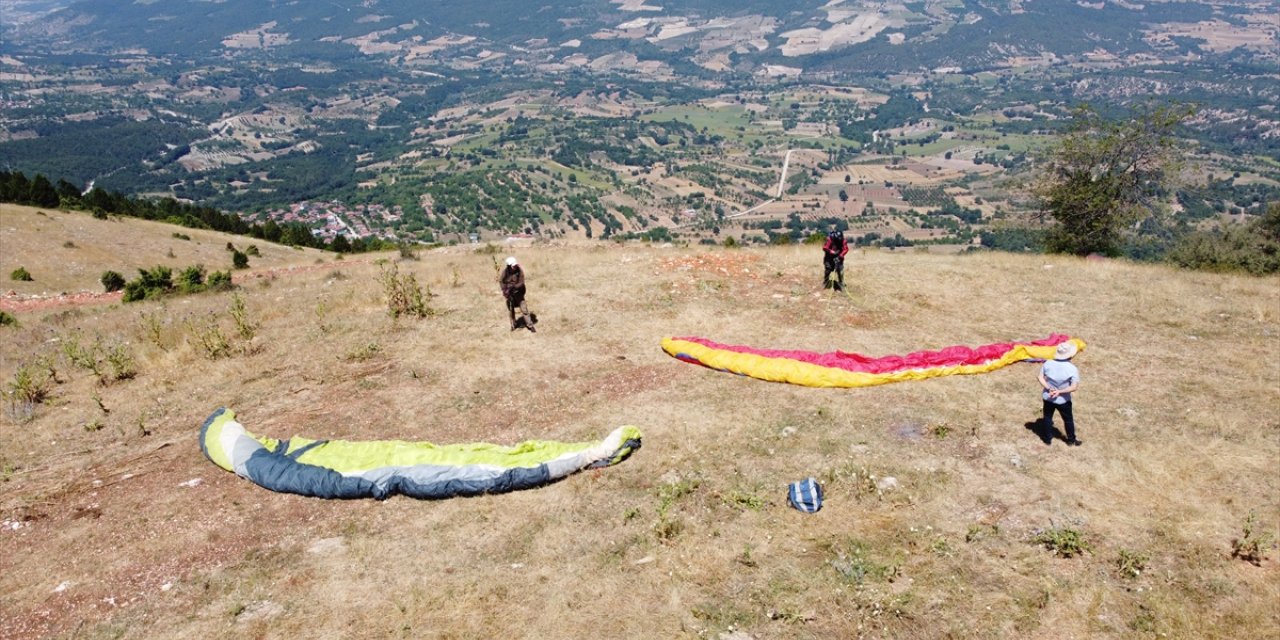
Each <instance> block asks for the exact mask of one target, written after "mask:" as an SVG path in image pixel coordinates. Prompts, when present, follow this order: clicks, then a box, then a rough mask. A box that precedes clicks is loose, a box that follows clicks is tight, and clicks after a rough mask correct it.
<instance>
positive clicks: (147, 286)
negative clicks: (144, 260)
mask: <svg viewBox="0 0 1280 640" xmlns="http://www.w3.org/2000/svg"><path fill="white" fill-rule="evenodd" d="M172 290H173V269H170V268H169V267H165V266H159V265H158V266H155V267H152V268H151V269H150V270H147V269H138V278H137V279H136V280H130V281H129V282H127V283H125V285H124V301H125V302H136V301H138V300H146V299H148V298H158V297H160V296H162V295H164V294H166V293H169V292H170V291H172Z"/></svg>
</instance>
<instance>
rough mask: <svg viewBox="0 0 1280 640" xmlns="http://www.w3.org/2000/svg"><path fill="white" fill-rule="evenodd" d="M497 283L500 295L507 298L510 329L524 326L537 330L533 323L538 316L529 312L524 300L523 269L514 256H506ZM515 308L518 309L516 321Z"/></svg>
mask: <svg viewBox="0 0 1280 640" xmlns="http://www.w3.org/2000/svg"><path fill="white" fill-rule="evenodd" d="M498 284H499V285H500V286H501V287H502V297H504V298H506V299H507V315H508V316H509V317H510V319H511V330H512V331H515V330H516V329H519V328H521V327H524V328H526V329H528V330H530V331H533V332H535V333H536V332H537V331H538V330H537V329H535V328H533V325H534V324H536V323H537V322H538V319H537V318H538V317H537V316H535V315H533V314H530V313H529V304H528V303H527V302H525V300H524V294H525V288H524V269H521V268H520V263H519V262H517V261H516V257H515V256H511V257H509V258H507V266H506V268H505V269H503V270H502V274H501V275H499V276H498ZM516 308H519V309H520V319H519V320H518V321H517V320H516Z"/></svg>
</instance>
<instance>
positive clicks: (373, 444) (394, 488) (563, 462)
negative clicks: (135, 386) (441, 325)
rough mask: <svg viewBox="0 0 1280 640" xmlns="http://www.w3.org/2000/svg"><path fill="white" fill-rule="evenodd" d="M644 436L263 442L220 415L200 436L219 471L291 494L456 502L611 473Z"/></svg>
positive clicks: (623, 431)
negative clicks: (509, 441)
mask: <svg viewBox="0 0 1280 640" xmlns="http://www.w3.org/2000/svg"><path fill="white" fill-rule="evenodd" d="M640 437H641V434H640V430H639V429H638V428H636V427H633V426H624V427H619V428H618V429H616V430H614V431H613V432H612V433H610V434H609V435H608V436H607V437H606V438H604V439H603V440H600V441H598V442H581V443H566V442H552V441H540V440H530V441H527V442H522V443H520V444H517V445H514V446H509V447H508V446H501V445H496V444H486V443H471V444H452V445H435V444H431V443H429V442H404V441H399V440H382V441H366V442H349V441H343V440H312V439H309V438H302V437H297V436H295V437H293V438H290V439H288V440H276V439H274V438H268V437H265V436H256V435H254V434H252V433H250V432H248V431H247V430H245V428H244V426H243V425H241V424H240V423H239V422H237V421H236V416H235V413H234V412H233V411H231V410H230V409H225V408H222V409H218V410H217V411H214V412H213V415H210V416H209V418H208V419H207V420H205V422H204V425H203V427H202V428H201V429H200V449H201V450H202V451H203V452H204V454H205V456H206V457H208V458H209V460H210V461H212V462H213V463H214V464H216V465H218V466H219V467H222V468H223V469H226V470H227V471H232V472H234V473H235V474H236V475H238V476H240V477H242V478H245V479H247V480H250V481H252V482H253V483H255V484H257V485H259V486H261V487H264V488H266V489H270V490H272V491H279V492H283V493H296V494H300V495H304V496H314V497H318V498H375V499H378V500H383V499H386V498H388V497H391V496H393V495H397V494H402V495H406V496H410V497H413V498H428V499H435V498H451V497H455V496H474V495H479V494H485V493H505V492H508V491H518V490H521V489H529V488H533V487H538V486H542V485H545V484H548V483H550V482H555V481H556V480H559V479H561V478H563V477H565V476H567V475H569V474H572V473H574V472H576V471H580V470H582V469H588V468H599V467H608V466H612V465H614V464H617V463H619V462H622V461H623V460H625V459H626V458H627V457H628V456H630V455H631V453H632V452H633V451H635V450H636V449H639V448H640Z"/></svg>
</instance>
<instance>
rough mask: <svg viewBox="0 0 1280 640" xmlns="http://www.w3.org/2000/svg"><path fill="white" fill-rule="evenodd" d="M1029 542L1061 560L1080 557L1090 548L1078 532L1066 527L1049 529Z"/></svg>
mask: <svg viewBox="0 0 1280 640" xmlns="http://www.w3.org/2000/svg"><path fill="white" fill-rule="evenodd" d="M1031 541H1032V542H1034V543H1036V544H1042V545H1044V546H1045V548H1046V549H1049V550H1050V551H1053V552H1054V553H1056V554H1057V555H1059V556H1062V557H1063V558H1070V557H1072V556H1078V555H1082V554H1084V553H1085V552H1086V551H1089V550H1090V549H1091V548H1092V547H1091V545H1090V544H1089V542H1088V541H1087V540H1085V539H1084V536H1083V535H1082V534H1081V533H1080V532H1079V531H1076V530H1075V529H1068V528H1066V527H1050V528H1048V529H1045V530H1043V531H1040V532H1039V533H1037V534H1036V535H1035V537H1034V538H1032V539H1031Z"/></svg>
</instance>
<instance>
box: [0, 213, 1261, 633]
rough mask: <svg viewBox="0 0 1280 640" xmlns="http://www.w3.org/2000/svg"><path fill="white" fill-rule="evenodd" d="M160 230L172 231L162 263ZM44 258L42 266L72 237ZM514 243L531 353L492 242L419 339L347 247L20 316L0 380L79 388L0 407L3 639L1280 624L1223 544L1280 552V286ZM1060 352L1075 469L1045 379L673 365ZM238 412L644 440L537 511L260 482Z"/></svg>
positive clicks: (1040, 264) (433, 268)
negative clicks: (117, 360) (211, 286)
mask: <svg viewBox="0 0 1280 640" xmlns="http://www.w3.org/2000/svg"><path fill="white" fill-rule="evenodd" d="M47 215H50V218H51V221H52V220H53V219H61V218H62V217H63V216H62V215H61V214H47ZM5 220H6V224H5V225H4V227H5V228H6V233H8V231H7V227H8V226H10V224H9V223H8V220H9V218H7V217H6V219H5ZM103 224H106V223H103ZM110 224H111V225H120V224H121V223H114V222H113V223H110ZM103 228H104V229H105V228H111V229H114V228H117V227H103ZM168 231H169V230H168V229H161V230H160V231H159V232H158V233H157V235H156V236H154V237H153V239H152V240H150V242H154V243H155V246H156V248H157V249H158V248H159V247H160V246H162V245H165V244H167V243H168V242H169V241H168V239H167V238H168V236H169V233H168ZM139 233H141V232H139ZM46 235H48V234H46V233H44V232H42V233H41V234H39V235H37V236H33V238H34V237H45V236H46ZM8 237H9V236H5V242H6V247H7V246H8ZM193 238H194V234H193ZM52 241H53V242H54V243H55V244H54V245H53V248H49V249H47V251H50V252H53V251H56V250H58V246H59V245H60V244H61V241H62V238H61V237H60V236H55V237H53V238H52ZM74 241H75V242H76V244H77V246H79V245H81V243H82V242H83V244H84V246H86V247H87V246H89V245H91V244H96V243H98V242H115V241H117V236H115V235H110V236H108V235H105V232H104V235H102V236H100V237H98V238H96V239H93V238H86V239H84V240H81V239H74ZM173 244H174V245H175V249H174V250H175V252H177V251H178V249H177V248H176V247H177V246H180V245H185V244H187V243H177V242H174V243H173ZM211 244H214V245H216V246H214V248H215V249H217V250H218V251H221V250H222V249H221V248H220V245H221V242H217V243H211ZM263 250H264V253H265V252H266V248H265V247H264V248H263ZM152 251H153V250H148V252H152ZM161 251H163V250H162V249H161ZM5 253H6V255H5V257H4V260H5V263H4V264H5V265H6V266H5V268H6V269H8V268H9V267H8V266H7V265H9V264H10V262H9V261H10V260H12V258H11V257H10V256H9V255H8V253H9V250H8V249H7V248H6V251H5ZM218 255H220V254H218ZM517 255H519V257H520V258H521V260H522V263H523V264H525V265H526V269H527V272H528V277H529V282H530V293H529V299H530V303H531V305H532V307H533V310H534V311H535V312H537V313H538V315H539V316H540V318H541V324H540V325H539V332H538V333H537V334H531V333H528V332H523V331H521V332H516V333H512V332H509V331H508V330H507V326H506V317H505V312H504V310H503V307H502V301H501V298H500V296H499V294H498V292H497V288H496V286H495V284H494V277H495V269H496V264H498V262H499V261H500V260H501V258H502V257H503V254H501V253H498V254H494V253H492V252H490V253H485V252H479V253H477V252H474V251H472V250H471V249H469V248H461V247H458V248H452V249H442V250H438V251H436V252H432V253H429V254H426V255H424V256H423V257H422V259H421V260H419V261H406V262H400V263H398V267H399V269H401V270H402V271H406V272H409V273H413V274H414V275H416V277H417V278H418V281H419V282H421V283H423V284H425V285H427V286H429V287H430V291H431V294H432V296H431V298H430V305H431V306H432V307H433V309H434V310H435V311H436V312H437V313H436V315H435V316H433V317H431V318H427V319H423V320H406V319H403V318H401V319H400V320H393V319H392V318H390V317H389V315H388V313H387V308H386V304H385V302H384V300H383V294H382V289H381V286H380V285H379V284H378V282H377V275H378V271H379V266H378V265H375V264H371V263H366V264H355V263H349V264H346V265H344V266H343V267H342V268H341V269H339V268H338V266H339V265H337V264H334V265H333V268H327V267H326V268H322V269H318V270H310V271H299V272H297V273H292V274H287V275H281V276H279V277H275V278H262V279H258V280H256V281H253V282H251V283H249V284H247V285H246V286H244V287H242V288H241V289H240V290H239V291H238V292H237V293H235V294H232V293H225V294H204V295H197V296H189V297H185V298H176V299H172V300H169V301H166V302H159V303H156V302H143V303H135V304H130V305H127V306H123V305H119V304H110V305H96V306H85V307H79V308H75V309H72V310H65V309H64V310H61V311H56V312H29V313H22V314H18V320H19V325H18V326H17V327H12V326H10V327H0V333H2V334H3V340H0V381H3V382H4V384H5V385H6V389H10V388H11V387H12V384H13V383H14V382H15V381H16V380H17V377H16V376H17V373H18V372H19V370H20V369H22V368H23V367H27V369H26V370H28V371H30V367H31V365H30V363H32V362H34V361H35V360H34V359H35V358H39V357H41V356H43V357H45V358H46V360H45V362H46V363H48V364H51V365H52V366H53V368H54V369H55V370H56V372H57V374H56V378H57V382H56V383H52V382H51V383H50V385H49V394H48V397H47V399H45V400H44V402H43V403H41V404H38V405H34V406H33V407H30V408H31V409H32V410H33V412H32V415H31V416H30V417H29V418H28V417H27V416H26V415H25V414H24V413H23V412H22V411H20V409H22V407H15V406H13V405H12V403H7V415H6V416H4V418H3V419H0V469H2V470H3V476H2V480H3V482H0V487H2V489H3V490H2V491H0V524H3V526H2V527H0V629H4V630H5V635H6V637H14V638H36V637H68V638H69V637H76V638H108V637H110V638H153V637H167V638H207V637H262V638H284V637H299V636H302V637H354V638H388V637H406V638H424V637H428V638H475V637H537V638H560V637H610V638H676V637H710V638H735V639H738V638H850V637H869V638H940V637H956V638H970V637H973V638H1055V639H1057V638H1080V637H1104V638H1148V637H1169V638H1224V639H1225V638H1242V637H1276V635H1277V634H1278V633H1280V618H1278V617H1277V615H1278V614H1277V612H1276V609H1275V607H1274V604H1275V603H1276V602H1277V600H1278V599H1280V575H1278V574H1280V563H1278V562H1277V561H1276V556H1277V555H1280V554H1278V553H1277V551H1276V550H1275V549H1274V548H1273V547H1270V546H1269V545H1267V544H1265V543H1264V544H1261V551H1262V552H1263V553H1264V554H1265V555H1268V556H1270V557H1269V558H1268V559H1265V560H1261V561H1260V564H1259V565H1258V566H1255V565H1254V564H1252V563H1250V562H1247V561H1245V560H1241V559H1235V558H1232V551H1233V541H1239V542H1238V543H1237V546H1240V545H1244V546H1247V543H1249V542H1251V541H1260V536H1263V535H1271V536H1274V535H1275V534H1276V531H1277V516H1278V513H1280V501H1278V500H1277V496H1278V495H1280V478H1278V477H1277V474H1276V468H1277V462H1280V421H1278V420H1277V419H1276V418H1275V417H1274V416H1275V408H1276V406H1277V400H1280V387H1278V386H1277V382H1276V380H1277V379H1280V368H1278V367H1277V364H1276V359H1275V357H1274V353H1275V351H1276V349H1277V347H1278V346H1280V344H1278V339H1277V336H1280V286H1277V284H1278V281H1277V280H1276V279H1275V278H1271V279H1254V278H1243V277H1233V276H1221V275H1209V274H1200V273H1187V272H1177V271H1172V270H1169V269H1166V268H1162V267H1153V266H1141V265H1132V264H1126V263H1121V262H1111V261H1085V260H1078V259H1073V258H1065V257H1044V256H1023V255H999V254H979V255H950V256H937V255H928V254H919V253H902V252H897V253H891V252H868V253H863V254H851V255H850V259H849V261H848V265H849V268H848V274H847V275H848V280H849V282H850V284H851V291H850V295H849V296H843V295H839V294H831V293H826V292H822V291H821V290H820V289H818V288H817V285H818V281H819V279H820V276H821V267H820V264H821V262H820V256H819V252H818V250H817V249H816V248H813V247H778V248H769V249H759V250H749V251H748V250H743V251H716V252H713V253H704V252H701V251H698V250H694V249H681V248H659V247H642V246H619V245H603V244H601V245H589V246H545V245H543V246H538V247H535V248H531V249H521V250H518V253H517ZM209 260H210V262H212V260H213V259H212V258H210V259H209ZM143 262H144V263H149V262H150V261H149V260H144V261H143ZM179 262H181V260H179ZM114 266H116V265H114V264H107V263H104V264H96V265H88V266H86V267H85V270H86V271H87V273H89V274H91V275H92V274H95V273H96V272H98V271H100V270H101V269H103V268H111V267H114ZM28 268H29V269H30V268H31V267H28ZM47 268H48V269H50V270H53V269H54V267H53V266H52V265H49V266H48V267H47ZM32 271H33V273H34V272H35V271H36V270H35V269H32ZM44 277H49V278H55V277H58V278H68V280H67V281H68V282H71V281H72V276H70V275H65V274H64V275H58V276H54V275H52V273H50V274H49V275H47V276H44ZM76 281H77V282H78V280H76ZM64 286H68V287H71V286H74V285H64ZM235 295H239V296H240V297H241V299H243V301H244V305H245V314H244V316H242V323H241V326H242V327H244V326H248V327H249V328H250V329H251V330H249V331H246V332H244V334H243V335H242V334H241V333H240V332H238V331H237V325H236V323H235V321H234V318H233V317H232V315H233V314H232V309H233V305H234V299H235V298H234V296H235ZM214 327H217V331H218V332H220V333H221V334H222V335H223V336H224V337H225V338H226V339H227V342H228V343H229V344H230V352H229V354H227V355H225V356H223V357H218V358H216V359H210V358H209V357H207V354H208V353H209V350H208V349H207V348H206V347H205V346H204V345H206V344H207V342H205V341H202V340H201V337H202V336H204V337H207V336H208V335H209V334H210V332H212V331H213V330H214V329H213V328H214ZM1052 332H1062V333H1069V334H1071V335H1073V336H1078V337H1080V338H1083V339H1084V340H1085V341H1087V342H1088V348H1087V349H1086V350H1085V351H1084V352H1082V353H1081V355H1080V356H1078V357H1077V359H1076V363H1077V364H1078V365H1079V367H1080V369H1081V372H1082V377H1083V385H1082V388H1081V390H1080V392H1079V394H1078V396H1077V398H1076V416H1077V422H1078V425H1079V435H1080V438H1081V439H1083V440H1084V445H1083V446H1082V447H1079V448H1067V447H1066V446H1064V445H1063V444H1062V442H1061V441H1054V442H1053V444H1051V445H1045V444H1044V443H1043V442H1041V441H1040V440H1039V439H1038V438H1037V437H1036V436H1035V435H1034V434H1033V433H1032V432H1031V431H1029V430H1028V429H1027V428H1026V427H1025V426H1024V425H1025V424H1026V423H1027V422H1029V421H1031V420H1033V419H1035V418H1036V417H1037V416H1038V412H1039V409H1040V401H1039V396H1038V389H1037V384H1036V381H1035V375H1036V370H1037V368H1036V365H1033V364H1018V365H1013V366H1010V367H1008V368H1005V369H1002V370H999V371H996V372H993V373H989V374H984V375H979V376H958V377H949V378H939V379H933V380H926V381H920V382H909V383H901V384H894V385H886V386H881V387H875V388H868V389H855V390H830V389H827V390H823V389H808V388H801V387H794V386H788V385H782V384H772V383H765V382H760V381H756V380H752V379H748V378H742V377H738V376H734V375H729V374H724V373H719V372H715V371H712V370H709V369H705V368H701V367H696V366H691V365H688V364H684V363H681V362H679V361H677V360H675V359H672V358H670V357H668V356H666V355H665V354H664V353H663V352H662V351H661V350H660V348H659V344H658V343H659V340H660V338H661V337H662V336H664V335H676V336H681V335H696V336H704V337H708V338H711V339H715V340H719V341H722V342H728V343H737V344H748V345H754V346H760V347H777V348H799V349H811V350H821V351H826V350H832V349H842V350H846V351H857V352H861V353H866V354H871V355H886V354H901V353H907V352H909V351H914V350H920V349H932V348H939V347H944V346H948V345H953V344H966V345H979V344H986V343H991V342H999V341H1008V340H1014V339H1025V338H1040V337H1044V336H1046V335H1048V334H1049V333H1052ZM97 337H101V339H102V340H103V341H104V344H106V343H110V342H111V341H117V342H116V343H115V344H117V345H119V344H123V345H125V348H126V349H127V350H128V352H129V353H130V354H132V357H133V358H134V360H135V363H136V376H134V377H132V378H129V379H122V380H115V381H111V382H109V383H107V384H99V383H98V382H96V381H95V377H94V375H93V374H91V373H89V372H88V371H86V370H85V369H83V368H78V367H76V366H75V365H73V364H71V363H70V362H68V361H67V360H66V358H65V356H64V355H63V352H62V351H61V350H60V345H62V344H67V343H71V342H75V343H77V344H80V345H82V346H83V345H88V344H92V343H93V341H94V340H95V339H96V338H97ZM108 378H109V376H108ZM219 406H228V407H231V408H233V409H235V410H236V411H237V413H238V414H239V419H240V420H241V421H242V422H243V423H244V424H245V425H246V427H247V428H249V429H250V430H251V431H255V432H257V433H262V434H267V435H271V436H276V437H289V436H291V435H294V434H299V435H306V436H310V437H319V438H346V439H375V438H382V439H390V438H399V439H409V440H430V441H434V442H441V443H449V442H467V441H490V442H497V443H504V444H510V443H515V442H519V441H522V440H526V439H532V438H539V439H556V440H569V441H582V440H589V439H594V438H598V437H601V436H602V435H604V434H605V433H607V432H608V431H610V430H611V429H613V428H615V427H617V426H618V425H622V424H635V425H638V426H639V427H640V428H641V429H642V430H643V431H644V435H645V441H644V447H643V449H641V450H640V451H638V452H637V453H636V454H635V455H634V456H633V457H632V458H631V459H629V460H627V461H626V462H624V463H622V464H621V465H619V466H616V467H612V468H608V469H604V470H600V471H592V472H587V473H582V474H579V475H575V476H572V477H570V478H569V479H567V480H565V481H563V482H560V483H558V484H555V485H552V486H548V487H544V488H541V489H536V490H532V491H525V492H520V493H514V494H507V495H499V496H486V497H480V498H473V499H456V500H448V501H439V502H420V501H414V500H409V499H404V498H395V499H391V500H388V501H386V502H381V503H379V502H374V501H352V502H340V501H322V500H316V499H308V498H301V497H296V496H289V495H281V494H274V493H271V492H268V491H265V490H262V489H259V488H257V487H256V486H253V485H252V484H250V483H248V482H246V481H244V480H241V479H239V478H237V477H235V476H234V475H232V474H230V473H226V472H224V471H222V470H220V469H218V468H217V467H215V466H214V465H213V464H211V463H209V462H208V461H207V460H205V459H204V457H203V456H202V454H201V453H200V450H199V447H198V445H197V442H196V433H197V429H198V427H199V425H200V423H201V421H202V420H203V419H204V418H205V417H206V416H207V415H208V414H209V413H210V412H211V411H213V410H214V409H215V408H217V407H219ZM806 476H814V477H816V478H818V479H819V481H820V482H822V483H823V485H824V487H825V489H826V498H827V502H826V506H825V508H824V509H823V510H822V511H821V512H819V513H817V514H814V515H804V514H801V513H799V512H797V511H795V510H793V509H791V508H790V507H788V506H787V505H786V500H785V487H786V485H787V483H789V482H791V481H794V480H798V479H801V478H804V477H806ZM887 478H893V479H894V482H892V483H891V482H888V481H887ZM893 484H896V487H893V486H890V485H893ZM1250 514H1256V525H1255V526H1254V528H1253V530H1252V533H1251V534H1250V535H1249V536H1246V535H1245V531H1244V527H1245V525H1246V521H1247V519H1248V518H1249V517H1250ZM1046 533H1048V534H1056V540H1057V542H1058V548H1059V549H1061V550H1062V551H1064V552H1066V551H1070V550H1071V548H1072V544H1073V541H1072V540H1071V539H1070V538H1071V535H1072V534H1073V533H1078V534H1079V535H1080V536H1082V537H1083V540H1084V544H1085V545H1087V546H1088V550H1087V551H1085V552H1084V553H1082V554H1080V555H1074V556H1073V557H1062V556H1061V555H1059V554H1056V553H1055V552H1054V551H1053V550H1051V549H1049V548H1046V546H1045V545H1044V544H1040V543H1036V542H1034V539H1035V538H1036V537H1037V535H1038V534H1040V535H1042V537H1043V534H1046ZM1050 537H1052V536H1050Z"/></svg>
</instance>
